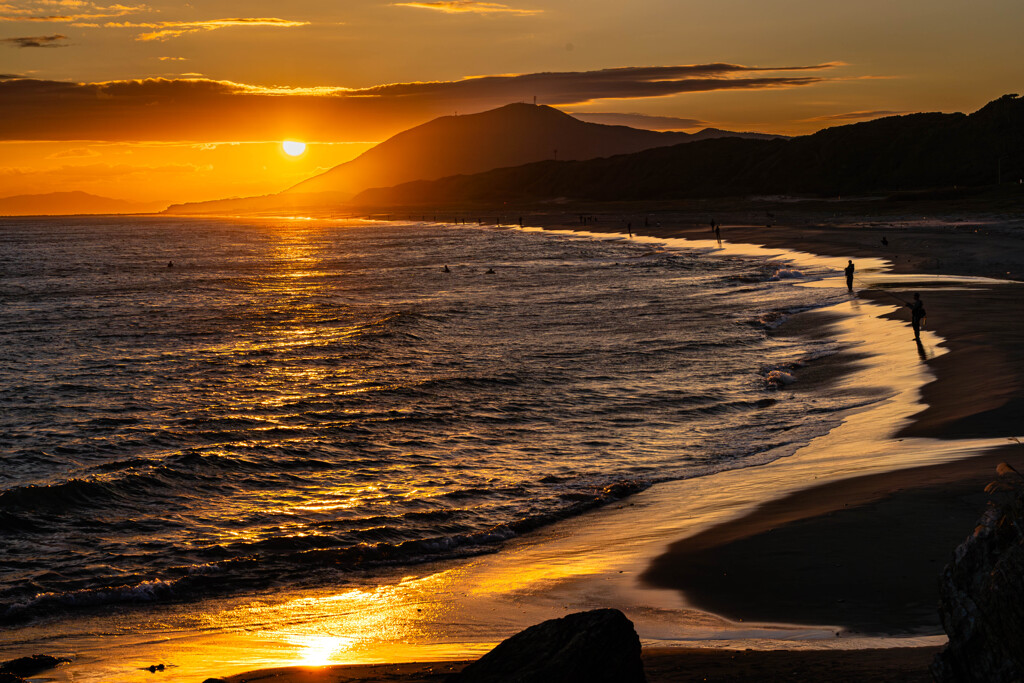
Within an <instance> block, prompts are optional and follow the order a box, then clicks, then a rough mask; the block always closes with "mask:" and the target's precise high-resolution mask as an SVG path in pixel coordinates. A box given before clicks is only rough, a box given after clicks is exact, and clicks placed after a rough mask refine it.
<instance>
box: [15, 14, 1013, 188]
mask: <svg viewBox="0 0 1024 683" xmlns="http://www.w3.org/2000/svg"><path fill="white" fill-rule="evenodd" d="M123 2H124V4H121V3H118V2H105V1H93V0H17V1H10V0H0V197H6V196H12V195H18V194H36V193H47V192H55V191H70V190H80V191H85V192H90V193H93V194H99V195H102V196H107V197H112V198H116V199H125V200H130V201H139V202H153V203H163V204H166V203H170V202H183V201H200V200H206V199H218V198H223V197H232V196H253V195H260V194H268V193H273V192H278V191H280V190H283V189H286V188H287V187H290V186H291V185H294V184H296V183H298V182H299V181H301V180H303V179H305V178H308V177H310V176H312V175H315V174H316V173H319V172H322V171H324V170H327V169H328V168H331V167H333V166H335V165H337V164H339V163H343V162H345V161H348V160H350V159H352V158H354V157H355V156H357V155H358V154H360V153H362V152H363V151H365V150H366V149H368V148H369V147H371V146H373V145H374V144H376V143H378V142H380V141H383V140H385V139H387V138H388V137H390V136H392V135H394V134H396V133H399V132H401V131H402V130H405V129H408V128H410V127H413V126H416V125H419V124H422V123H425V122H427V121H429V120H431V119H433V118H436V117H438V116H445V115H451V114H456V113H473V112H477V111H483V110H485V109H490V108H493V107H496V106H501V105H503V104H507V103H509V102H531V101H533V98H536V101H537V102H538V103H539V104H548V105H551V106H555V107H558V108H559V109H561V110H563V111H566V112H569V113H572V114H574V115H578V116H580V117H581V118H586V119H587V120H593V121H598V122H602V123H623V124H626V125H633V126H635V127H647V128H652V129H656V130H686V131H690V132H695V131H697V130H700V129H701V128H705V127H709V126H710V127H716V128H725V129H728V130H738V131H761V132H770V133H781V134H787V135H801V134H806V133H811V132H814V131H816V130H819V129H821V128H824V127H831V126H835V125H842V124H846V123H853V122H857V121H863V120H869V119H872V118H878V117H880V116H887V115H893V114H901V113H909V112H917V111H945V112H953V111H963V112H971V111H974V110H976V109H978V108H980V107H982V106H983V105H984V104H985V103H986V102H988V101H991V100H993V99H996V98H997V97H999V96H1001V95H1004V94H1007V93H1017V92H1021V91H1024V88H1022V85H1024V60H1021V59H1020V56H1019V53H1020V29H1021V27H1024V2H1021V1H1020V0H974V2H972V3H965V2H963V0H955V1H954V0H886V1H885V2H882V1H880V0H860V1H859V2H856V3H852V2H841V1H839V0H814V1H811V0H756V1H754V0H630V2H624V1H622V0H614V1H613V0H507V2H484V1H478V0H437V1H432V0H428V1H409V2H403V1H397V2H388V1H386V0H291V1H290V2H288V3H281V2H279V1H277V0H275V1H273V2H271V1H269V0H247V1H246V2H238V1H237V0H236V1H231V0H204V1H203V2H196V3H194V4H193V3H180V2H166V1H164V0H153V1H150V2H144V3H143V2H135V1H134V0H123ZM284 140H296V141H301V142H305V143H306V148H305V152H304V153H302V154H300V155H298V156H291V155H289V154H286V153H285V152H284V151H283V149H282V145H281V143H282V141H284Z"/></svg>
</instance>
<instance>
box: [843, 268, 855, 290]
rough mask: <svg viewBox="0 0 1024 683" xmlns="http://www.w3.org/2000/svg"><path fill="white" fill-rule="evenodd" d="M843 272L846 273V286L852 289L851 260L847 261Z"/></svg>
mask: <svg viewBox="0 0 1024 683" xmlns="http://www.w3.org/2000/svg"><path fill="white" fill-rule="evenodd" d="M843 272H844V273H846V288H847V289H848V290H850V291H851V292H852V291H853V261H849V262H848V263H847V265H846V267H845V268H843Z"/></svg>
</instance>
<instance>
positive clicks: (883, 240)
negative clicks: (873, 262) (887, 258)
mask: <svg viewBox="0 0 1024 683" xmlns="http://www.w3.org/2000/svg"><path fill="white" fill-rule="evenodd" d="M882 246H883V247H887V246H889V240H887V239H885V235H882Z"/></svg>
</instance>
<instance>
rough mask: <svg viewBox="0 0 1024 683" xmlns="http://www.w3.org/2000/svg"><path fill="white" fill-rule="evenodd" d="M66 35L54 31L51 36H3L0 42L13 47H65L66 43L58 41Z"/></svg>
mask: <svg viewBox="0 0 1024 683" xmlns="http://www.w3.org/2000/svg"><path fill="white" fill-rule="evenodd" d="M67 39H68V37H67V36H62V35H60V34H59V33H56V34H54V35H52V36H24V37H21V38H4V39H3V40H2V42H4V43H10V44H11V45H14V46H15V47H67V46H68V44H67V43H62V42H60V41H62V40H67Z"/></svg>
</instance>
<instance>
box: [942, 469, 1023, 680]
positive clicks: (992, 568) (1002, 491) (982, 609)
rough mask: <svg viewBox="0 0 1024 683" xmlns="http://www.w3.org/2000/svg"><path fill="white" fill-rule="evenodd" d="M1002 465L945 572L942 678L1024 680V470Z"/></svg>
mask: <svg viewBox="0 0 1024 683" xmlns="http://www.w3.org/2000/svg"><path fill="white" fill-rule="evenodd" d="M998 472H999V478H998V479H997V480H996V481H994V482H993V483H992V484H990V485H989V486H988V488H986V491H987V492H988V493H989V495H990V496H991V499H990V501H989V505H988V508H987V509H986V510H985V513H984V515H982V517H981V519H980V520H979V521H978V526H977V528H976V529H975V530H974V533H973V534H972V535H971V536H969V537H968V538H967V540H965V541H964V542H963V543H962V544H961V545H960V546H959V547H958V548H957V549H956V554H955V556H954V559H953V561H952V562H950V563H949V564H948V565H946V568H945V570H944V571H943V574H942V583H941V589H940V590H941V601H942V602H941V607H940V616H941V617H942V625H943V627H944V628H945V630H946V634H947V635H948V636H949V644H948V645H947V646H946V648H945V650H943V651H942V652H940V653H939V654H938V655H936V657H935V661H934V663H933V664H932V674H933V675H934V676H935V679H936V680H937V681H939V682H940V683H947V682H949V683H952V682H953V681H956V682H973V681H977V682H978V683H982V682H984V683H1011V682H1014V681H1022V680H1024V477H1021V475H1020V474H1019V473H1018V472H1017V471H1016V470H1014V469H1013V468H1012V467H1010V466H1009V465H1007V464H1005V463H1004V464H1002V465H1000V466H999V468H998Z"/></svg>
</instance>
